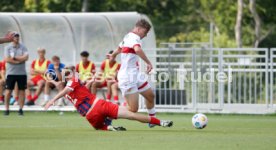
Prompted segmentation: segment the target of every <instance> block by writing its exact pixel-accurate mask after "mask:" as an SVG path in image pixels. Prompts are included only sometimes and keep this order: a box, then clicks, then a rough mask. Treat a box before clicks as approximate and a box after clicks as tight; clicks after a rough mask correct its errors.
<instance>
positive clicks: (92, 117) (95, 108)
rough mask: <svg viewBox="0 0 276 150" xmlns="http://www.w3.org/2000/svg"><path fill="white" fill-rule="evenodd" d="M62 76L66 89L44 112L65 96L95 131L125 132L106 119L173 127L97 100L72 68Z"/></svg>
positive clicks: (68, 68)
mask: <svg viewBox="0 0 276 150" xmlns="http://www.w3.org/2000/svg"><path fill="white" fill-rule="evenodd" d="M64 74H65V75H66V77H65V80H66V82H67V84H66V87H65V88H64V89H63V90H62V91H61V92H59V93H58V94H57V95H56V96H55V97H54V98H53V99H51V100H50V101H49V102H48V103H47V104H46V105H45V109H46V110H47V109H48V108H49V107H50V106H52V105H53V104H54V102H55V101H57V100H58V99H59V98H61V97H63V96H66V98H67V99H68V100H70V101H71V102H72V103H73V104H74V106H75V108H76V109H77V111H78V112H79V113H80V114H81V116H83V117H85V118H86V119H87V121H88V122H89V123H90V124H91V125H92V126H93V127H94V128H95V129H97V130H109V131H118V130H126V129H125V128H123V127H113V126H112V125H110V124H107V123H106V122H105V120H106V119H107V118H109V119H120V118H122V119H129V120H136V121H140V122H142V123H150V124H154V125H158V126H162V127H171V126H172V125H173V122H172V121H167V120H159V119H157V118H155V117H151V116H146V115H142V114H138V113H133V112H131V111H129V110H128V109H127V108H126V107H125V106H118V105H116V104H113V103H111V102H107V101H106V100H103V99H99V98H97V97H96V95H95V94H91V93H90V91H89V90H88V89H87V88H86V87H85V86H84V85H83V84H82V83H81V81H80V80H79V79H78V78H77V77H75V76H74V74H75V73H74V66H70V67H67V69H66V70H65V73H64Z"/></svg>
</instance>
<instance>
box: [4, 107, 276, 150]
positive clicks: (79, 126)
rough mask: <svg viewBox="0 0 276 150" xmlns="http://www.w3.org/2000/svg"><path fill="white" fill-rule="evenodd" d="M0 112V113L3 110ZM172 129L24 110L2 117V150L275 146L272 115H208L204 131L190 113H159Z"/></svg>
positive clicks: (252, 149) (257, 149)
mask: <svg viewBox="0 0 276 150" xmlns="http://www.w3.org/2000/svg"><path fill="white" fill-rule="evenodd" d="M1 113H2V112H1ZM158 117H159V118H163V119H171V120H173V121H174V127H173V128H162V127H155V128H153V129H150V128H148V126H147V124H141V123H138V122H134V121H128V120H118V121H114V125H122V126H124V127H126V128H127V129H128V131H126V132H103V131H95V130H94V129H93V128H92V127H90V125H89V124H88V122H87V121H86V120H85V119H84V118H82V117H80V116H79V115H78V114H77V113H72V112H65V113H64V114H63V115H59V112H27V113H25V116H24V117H19V116H17V114H16V113H14V112H13V113H11V114H10V116H9V117H4V116H0V150H200V149H201V150H262V149H263V150H275V149H276V116H275V115H265V116H264V115H208V114H207V117H208V119H209V124H208V126H207V128H205V129H203V130H197V129H194V128H193V127H192V125H191V118H192V114H158Z"/></svg>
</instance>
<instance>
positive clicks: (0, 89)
mask: <svg viewBox="0 0 276 150" xmlns="http://www.w3.org/2000/svg"><path fill="white" fill-rule="evenodd" d="M4 86H5V81H4V80H0V96H2V95H3V92H4Z"/></svg>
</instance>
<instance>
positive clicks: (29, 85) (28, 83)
mask: <svg viewBox="0 0 276 150" xmlns="http://www.w3.org/2000/svg"><path fill="white" fill-rule="evenodd" d="M33 85H34V83H33V81H32V80H28V82H27V89H26V95H27V98H28V100H31V97H29V96H30V95H31V91H30V89H31V87H32V86H33Z"/></svg>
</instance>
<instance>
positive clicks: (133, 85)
mask: <svg viewBox="0 0 276 150" xmlns="http://www.w3.org/2000/svg"><path fill="white" fill-rule="evenodd" d="M147 78H148V76H147V75H146V74H143V73H140V72H137V73H134V74H128V73H126V72H122V71H120V72H119V73H118V86H119V88H120V90H121V92H122V95H123V96H125V95H128V94H133V93H141V92H144V91H146V90H148V89H150V88H151V86H150V84H149V83H148V79H147Z"/></svg>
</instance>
